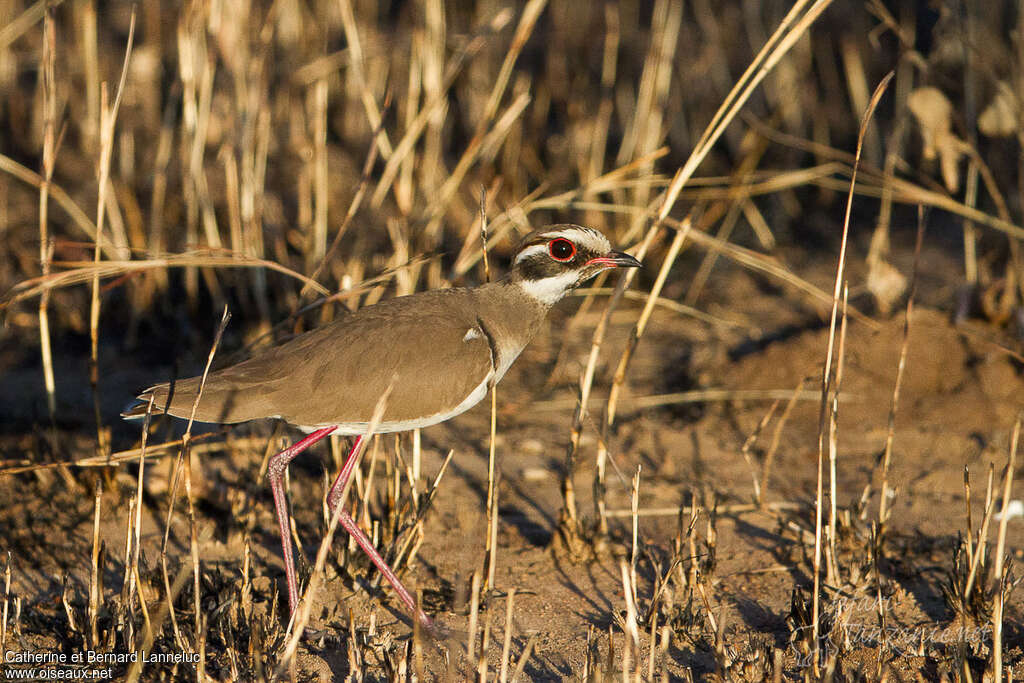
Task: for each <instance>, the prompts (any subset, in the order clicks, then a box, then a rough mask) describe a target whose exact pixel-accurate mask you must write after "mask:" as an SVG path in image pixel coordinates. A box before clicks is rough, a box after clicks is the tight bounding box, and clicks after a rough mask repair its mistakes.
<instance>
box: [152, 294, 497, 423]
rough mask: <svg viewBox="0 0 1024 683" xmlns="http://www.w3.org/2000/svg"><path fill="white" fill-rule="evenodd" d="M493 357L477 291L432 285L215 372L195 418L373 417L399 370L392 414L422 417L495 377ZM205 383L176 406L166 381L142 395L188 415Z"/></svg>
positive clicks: (188, 384) (177, 394)
mask: <svg viewBox="0 0 1024 683" xmlns="http://www.w3.org/2000/svg"><path fill="white" fill-rule="evenodd" d="M471 329H472V330H474V332H473V333H470V334H467V333H469V332H470V330H471ZM493 362H494V361H493V358H492V349H491V346H490V341H489V337H488V336H487V333H486V331H485V330H483V329H481V328H480V327H479V321H478V319H477V316H476V305H475V300H474V298H473V295H472V292H471V291H469V290H441V291H433V292H424V293H420V294H416V295H413V296H408V297H399V298H396V299H390V300H388V301H385V302H382V303H380V304H377V305H374V306H369V307H367V308H364V309H360V310H359V311H357V312H355V313H353V314H351V315H349V316H346V317H344V318H342V319H340V320H337V321H335V322H333V323H330V324H328V325H325V326H323V327H320V328H317V329H316V330H313V331H311V332H307V333H306V334H303V335H300V336H298V337H296V338H295V339H292V340H291V341H289V342H287V343H285V344H282V345H280V346H278V347H275V348H273V349H269V350H268V351H266V352H264V353H261V354H259V355H257V356H254V357H253V358H250V359H249V360H247V361H244V362H242V363H239V364H238V365H234V366H231V367H229V368H225V369H223V370H220V371H218V372H214V373H211V374H210V376H209V377H208V379H207V382H206V386H205V387H204V389H203V395H202V398H201V400H200V403H199V407H198V409H197V411H196V420H198V421H200V422H225V423H228V422H243V421H246V420H253V419H259V418H266V417H281V418H284V419H285V420H287V421H288V422H291V423H292V424H297V425H305V426H313V425H326V424H336V423H343V422H349V423H351V422H367V421H369V420H370V418H371V416H372V414H373V409H374V407H375V405H376V403H377V400H378V399H379V398H380V396H381V395H383V393H384V392H385V390H386V389H387V387H388V384H389V383H391V382H392V379H393V380H394V386H393V389H392V393H391V396H390V398H389V400H388V403H387V405H386V409H385V413H384V421H393V422H402V421H407V420H412V419H418V418H422V417H425V416H429V415H434V414H438V413H446V412H450V411H451V410H452V409H453V408H455V407H456V406H458V405H459V404H460V403H462V402H463V401H464V400H465V399H466V398H467V397H468V396H469V395H470V394H471V393H472V392H473V390H474V389H476V388H477V387H478V386H479V385H480V384H481V383H482V382H483V381H485V380H486V379H487V377H488V375H489V374H490V373H491V371H492V369H493ZM198 386H199V378H198V377H193V378H190V379H187V380H182V381H180V382H177V383H176V384H175V386H174V394H173V396H172V397H171V402H170V406H169V407H167V394H168V389H169V387H168V385H166V384H161V385H158V386H155V387H152V388H151V389H148V390H147V391H146V392H144V393H143V394H142V395H141V396H140V397H139V398H140V399H141V400H143V401H148V400H149V396H150V394H152V395H153V396H154V397H155V400H154V406H155V407H156V408H157V409H161V408H164V409H165V410H166V412H168V413H170V414H171V415H174V416H176V417H185V418H187V417H188V416H189V413H190V412H191V410H192V404H193V402H194V401H195V395H196V391H197V390H198ZM141 412H142V413H144V412H145V406H142V407H141Z"/></svg>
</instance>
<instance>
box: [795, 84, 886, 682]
mask: <svg viewBox="0 0 1024 683" xmlns="http://www.w3.org/2000/svg"><path fill="white" fill-rule="evenodd" d="M892 76H893V74H892V72H890V73H889V74H888V75H886V77H885V78H883V79H882V81H881V83H879V84H878V86H877V87H876V88H875V92H874V93H873V94H872V96H871V101H870V102H869V106H868V109H867V110H866V111H865V112H864V114H863V116H862V118H861V124H860V132H859V134H858V136H857V152H856V154H855V156H854V165H853V177H852V179H851V181H850V188H849V191H848V194H847V199H846V216H845V217H844V219H843V236H842V242H841V245H840V247H839V262H838V264H837V265H836V278H835V288H834V290H833V293H832V316H831V322H830V323H829V332H828V347H827V350H826V355H825V366H824V368H823V371H822V379H821V405H820V409H819V417H818V485H817V496H816V498H815V506H814V510H815V523H814V596H813V606H812V620H813V623H812V628H813V631H812V637H813V652H812V665H813V667H812V668H813V669H814V673H815V675H818V673H819V654H820V653H819V650H818V634H819V633H820V631H819V628H820V623H819V619H820V610H821V593H820V591H821V530H822V523H821V518H822V511H821V508H822V480H823V469H824V457H825V455H824V454H825V425H826V423H827V416H828V400H829V395H830V393H831V389H832V386H833V380H834V378H833V375H832V357H833V353H834V352H835V335H836V323H837V319H838V313H839V300H840V293H841V291H842V290H841V287H842V284H843V282H845V277H846V276H845V273H846V245H847V239H848V237H849V231H850V213H851V211H852V209H853V188H854V187H855V186H856V184H857V168H858V165H859V161H860V155H861V150H862V149H863V144H864V136H865V133H866V132H867V127H868V123H869V122H870V121H871V118H872V114H873V113H874V110H875V107H877V106H878V101H879V100H880V99H881V97H882V95H883V94H884V93H885V89H886V87H887V86H888V84H889V81H890V80H892Z"/></svg>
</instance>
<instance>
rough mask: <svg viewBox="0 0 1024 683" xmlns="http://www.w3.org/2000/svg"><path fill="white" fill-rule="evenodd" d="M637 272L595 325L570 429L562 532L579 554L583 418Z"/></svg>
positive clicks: (640, 254)
mask: <svg viewBox="0 0 1024 683" xmlns="http://www.w3.org/2000/svg"><path fill="white" fill-rule="evenodd" d="M658 232H659V230H658V224H657V223H655V224H654V225H652V226H651V228H650V229H649V230H648V231H647V234H646V235H645V236H644V239H643V241H642V242H641V243H640V246H639V247H638V248H637V249H636V251H635V253H634V254H633V256H634V257H636V259H637V260H638V261H643V259H644V257H645V256H646V255H647V250H648V249H650V247H651V244H652V243H653V242H654V238H655V237H656V236H657V234H658ZM635 273H636V269H632V268H630V269H628V270H627V271H626V272H625V273H623V275H622V277H621V278H620V279H619V281H618V283H617V284H616V286H615V292H614V293H613V294H612V296H611V298H610V299H609V301H608V304H607V306H606V307H605V310H604V312H603V313H602V314H601V319H600V320H599V321H598V323H597V327H595V328H594V335H593V338H592V341H591V344H590V355H589V356H588V357H587V365H586V369H585V370H584V371H583V375H582V376H581V377H580V384H579V386H580V392H579V403H578V404H577V407H576V412H575V414H574V415H573V421H572V428H571V429H570V432H569V446H568V447H567V449H566V456H565V471H563V473H562V487H561V488H562V510H561V512H560V513H559V531H560V533H561V535H562V539H563V540H564V541H565V542H566V544H567V545H568V547H569V550H570V551H571V552H572V554H573V555H579V554H580V552H581V551H582V546H581V540H582V539H581V537H580V531H581V529H580V520H579V513H578V511H577V507H576V488H575V485H574V483H573V472H574V470H575V469H576V455H577V450H578V448H579V443H580V436H581V435H582V433H583V421H584V420H585V419H586V416H587V402H588V400H589V398H590V390H591V387H592V386H593V382H594V372H595V370H596V368H597V359H598V356H599V354H600V351H601V344H602V343H603V342H604V336H605V333H606V331H607V329H608V322H609V320H610V319H611V314H612V311H613V310H614V309H615V307H616V306H617V305H618V303H619V301H621V300H622V295H623V293H624V292H625V291H626V288H627V287H629V284H630V282H631V281H632V278H633V276H634V274H635Z"/></svg>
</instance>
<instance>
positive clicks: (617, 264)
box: [586, 251, 643, 268]
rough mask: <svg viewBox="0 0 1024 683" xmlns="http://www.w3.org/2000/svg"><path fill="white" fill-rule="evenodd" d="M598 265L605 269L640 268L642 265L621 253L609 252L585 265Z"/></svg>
mask: <svg viewBox="0 0 1024 683" xmlns="http://www.w3.org/2000/svg"><path fill="white" fill-rule="evenodd" d="M591 264H594V265H598V266H603V267H605V268H640V267H641V266H643V264H642V263H640V262H639V261H637V260H636V259H635V258H633V257H632V256H630V255H629V254H627V253H625V252H622V251H609V252H608V253H607V254H605V255H604V256H597V257H595V258H592V259H590V260H589V261H587V264H586V265H588V266H589V265H591Z"/></svg>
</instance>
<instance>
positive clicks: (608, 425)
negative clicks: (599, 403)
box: [594, 221, 692, 534]
mask: <svg viewBox="0 0 1024 683" xmlns="http://www.w3.org/2000/svg"><path fill="white" fill-rule="evenodd" d="M691 227H692V223H690V222H689V221H687V222H686V223H685V225H684V227H683V229H682V230H678V231H676V233H675V235H674V236H673V237H672V243H671V244H670V245H669V248H668V252H667V253H666V254H665V259H664V261H662V263H661V268H660V270H659V271H658V277H657V278H656V279H655V281H654V285H653V286H652V287H651V291H650V294H649V295H648V296H647V302H646V303H645V304H644V308H643V310H642V311H641V312H640V317H639V318H638V319H637V322H636V324H635V325H634V326H633V330H632V332H631V333H630V336H629V343H628V344H626V348H625V349H623V351H622V355H621V356H620V357H619V364H618V366H617V367H616V368H615V374H614V375H613V377H612V386H611V389H610V391H609V393H608V403H607V404H606V407H605V419H604V424H603V429H602V431H603V434H602V438H601V441H600V445H599V446H598V451H597V474H596V477H597V479H596V481H595V482H594V486H595V491H597V492H598V493H597V495H596V496H595V498H596V503H597V508H598V509H597V511H598V514H599V516H600V522H599V523H600V526H599V530H600V532H601V533H602V534H604V533H608V523H607V520H606V519H605V516H604V515H603V514H602V512H603V510H604V508H605V501H604V494H605V480H604V476H605V464H606V462H607V459H608V440H609V439H610V438H611V430H612V426H613V424H614V423H615V411H616V408H617V406H618V399H619V393H620V392H621V391H622V385H623V384H624V383H625V381H626V371H627V369H628V368H629V361H630V359H632V357H633V352H634V351H635V350H636V345H637V344H638V343H639V341H640V338H641V337H642V336H643V334H644V331H645V330H646V329H647V323H648V321H649V320H650V318H651V313H653V312H654V305H655V303H656V302H657V299H658V297H659V296H660V295H661V290H662V288H663V287H664V286H665V281H666V280H667V279H668V274H669V271H670V270H671V269H672V266H673V264H675V262H676V257H678V256H679V250H680V249H681V248H682V246H683V242H684V241H685V240H686V236H687V235H688V234H689V233H690V229H691Z"/></svg>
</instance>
